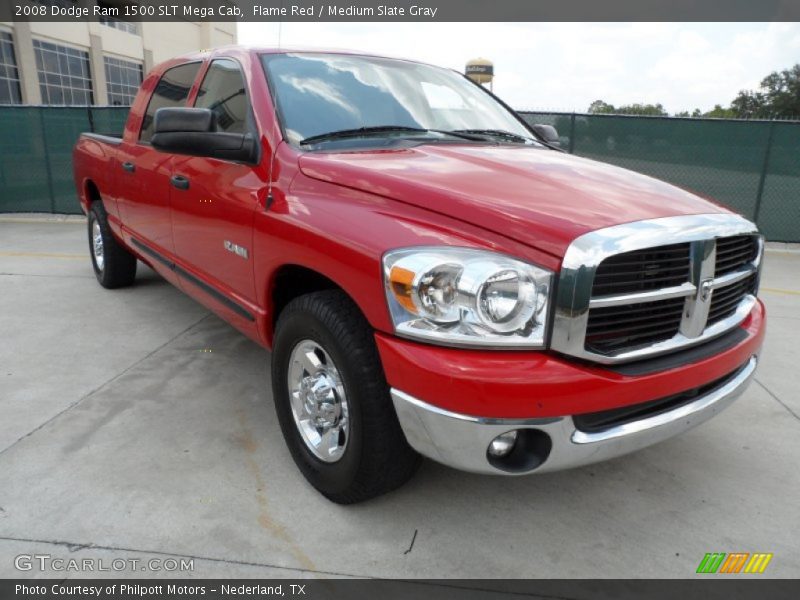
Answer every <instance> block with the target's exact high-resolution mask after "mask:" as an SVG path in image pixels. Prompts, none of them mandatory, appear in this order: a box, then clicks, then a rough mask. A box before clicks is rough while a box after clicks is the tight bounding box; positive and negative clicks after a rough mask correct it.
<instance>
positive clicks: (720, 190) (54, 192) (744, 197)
mask: <svg viewBox="0 0 800 600" xmlns="http://www.w3.org/2000/svg"><path fill="white" fill-rule="evenodd" d="M127 112H128V109H127V108H123V107H30V106H8V107H0V212H56V213H79V212H80V207H79V206H78V201H77V198H76V196H75V189H74V186H73V183H72V155H71V152H72V146H73V144H74V143H75V140H76V139H77V138H78V134H79V133H80V132H82V131H94V132H97V133H120V132H121V131H122V128H123V126H124V123H125V119H126V117H127ZM521 114H522V116H523V117H524V118H525V119H526V120H527V121H528V122H529V123H531V124H535V123H545V124H549V125H554V126H555V127H556V129H558V132H559V134H560V136H561V146H562V147H563V148H565V149H566V150H568V151H570V152H572V153H574V154H577V155H579V156H585V157H588V158H592V159H595V160H600V161H604V162H608V163H611V164H614V165H619V166H621V167H625V168H627V169H633V170H634V171H639V172H641V173H645V174H647V175H651V176H653V177H658V178H659V179H663V180H665V181H669V182H670V183H674V184H675V185H679V186H681V187H683V188H687V189H689V190H693V191H695V192H698V193H700V194H703V195H705V196H710V197H712V198H715V199H716V200H718V201H720V202H722V203H724V204H726V205H728V206H730V207H731V208H733V209H734V210H736V211H738V212H740V213H742V214H743V215H745V216H746V217H748V218H749V219H753V220H755V221H756V222H757V223H758V225H759V227H760V228H761V230H762V231H763V232H764V234H765V235H766V236H767V238H768V239H770V240H774V241H788V242H798V241H800V122H785V121H735V120H722V119H679V118H660V117H627V116H616V115H584V114H573V113H543V112H523V113H521Z"/></svg>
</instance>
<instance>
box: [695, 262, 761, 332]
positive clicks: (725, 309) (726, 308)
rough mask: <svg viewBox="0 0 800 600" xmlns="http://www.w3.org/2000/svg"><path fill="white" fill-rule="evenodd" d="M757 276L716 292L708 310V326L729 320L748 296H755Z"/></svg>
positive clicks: (751, 276)
mask: <svg viewBox="0 0 800 600" xmlns="http://www.w3.org/2000/svg"><path fill="white" fill-rule="evenodd" d="M755 288H756V275H755V273H754V274H753V275H750V276H749V277H747V279H742V280H741V281H737V282H736V283H733V284H731V285H729V286H726V287H723V288H719V289H717V290H714V295H713V296H712V297H711V306H709V309H708V321H707V322H708V324H709V325H712V324H714V323H717V322H719V321H722V320H723V319H727V318H728V317H730V316H731V315H732V314H733V313H735V312H736V307H738V306H739V303H740V302H741V301H742V298H744V297H745V296H746V295H747V294H755V292H756V290H755Z"/></svg>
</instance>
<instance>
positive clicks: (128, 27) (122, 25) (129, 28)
mask: <svg viewBox="0 0 800 600" xmlns="http://www.w3.org/2000/svg"><path fill="white" fill-rule="evenodd" d="M98 20H99V21H100V23H102V24H103V25H105V26H106V27H113V28H114V29H119V30H120V31H125V32H127V33H132V34H133V35H139V26H138V25H137V24H136V23H130V22H128V21H120V20H119V19H115V18H114V17H100V18H99V19H98Z"/></svg>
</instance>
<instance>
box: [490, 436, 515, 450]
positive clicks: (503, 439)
mask: <svg viewBox="0 0 800 600" xmlns="http://www.w3.org/2000/svg"><path fill="white" fill-rule="evenodd" d="M516 443H517V432H516V431H507V432H506V433H501V434H500V435H498V436H497V437H496V438H494V439H493V440H492V443H491V444H489V454H490V455H491V456H506V455H507V454H508V453H509V452H511V451H512V450H513V449H514V444H516Z"/></svg>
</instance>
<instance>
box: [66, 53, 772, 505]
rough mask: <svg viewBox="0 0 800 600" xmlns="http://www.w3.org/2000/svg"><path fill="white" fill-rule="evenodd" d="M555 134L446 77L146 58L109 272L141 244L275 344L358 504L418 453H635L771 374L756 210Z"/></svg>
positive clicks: (86, 202) (495, 458)
mask: <svg viewBox="0 0 800 600" xmlns="http://www.w3.org/2000/svg"><path fill="white" fill-rule="evenodd" d="M554 133H555V132H554V130H552V128H550V129H548V128H546V127H544V128H542V127H534V128H529V127H528V126H527V125H526V124H525V123H524V122H523V121H522V120H521V119H520V118H519V117H518V116H517V115H516V114H515V113H514V112H513V111H511V110H510V109H509V108H508V107H507V106H506V105H505V104H503V103H502V102H501V101H499V100H498V99H497V98H495V97H494V96H493V95H492V94H490V93H489V92H488V91H486V90H484V89H483V88H482V87H480V86H478V85H476V84H474V83H472V82H470V81H469V80H467V79H466V78H464V77H463V76H461V75H459V74H458V73H455V72H452V71H449V70H446V69H441V68H437V67H433V66H429V65H425V64H420V63H418V62H412V61H404V60H394V59H387V58H379V57H374V56H360V55H356V54H347V53H341V52H338V53H325V52H319V51H309V52H295V51H293V52H281V51H275V50H269V49H243V48H225V49H219V50H215V51H212V52H203V53H199V54H195V55H191V56H186V57H182V58H178V59H174V60H170V61H168V62H166V63H164V64H162V65H160V66H158V67H157V68H156V69H154V70H153V72H152V73H150V74H149V75H148V76H147V78H146V79H145V81H144V83H143V84H142V88H141V90H140V91H139V94H138V95H137V97H136V100H135V102H134V103H133V106H132V108H131V112H130V116H129V118H128V121H127V124H126V125H125V131H124V134H123V135H122V136H121V137H110V136H102V135H93V134H85V135H83V136H81V138H80V140H79V142H78V144H77V146H76V148H75V152H74V159H75V160H74V164H75V182H76V185H77V190H78V194H79V196H80V201H81V205H82V207H83V209H84V211H85V212H86V213H87V214H88V223H89V246H90V250H91V258H92V260H93V265H94V270H95V273H96V274H97V279H98V280H99V281H100V283H101V284H102V285H103V286H104V287H106V288H116V287H120V286H125V285H130V284H132V283H133V281H134V277H135V272H136V261H137V259H138V260H141V261H143V262H145V263H147V264H148V265H150V266H151V267H152V268H153V269H155V270H156V271H158V272H159V273H161V274H162V275H163V276H164V277H165V278H166V279H168V280H169V281H170V282H172V283H173V284H175V285H176V286H178V287H180V289H182V290H184V291H185V292H186V293H187V294H189V295H191V296H192V297H194V298H195V299H196V300H197V301H199V302H201V303H203V304H204V305H205V306H207V307H208V308H209V309H211V310H212V311H214V312H215V313H217V314H218V315H220V316H221V317H222V318H224V319H225V320H226V321H228V322H229V323H231V324H232V325H233V326H235V327H236V328H238V329H239V330H241V331H242V332H243V333H244V334H246V335H247V336H249V337H251V338H252V339H253V340H255V341H257V342H258V343H260V344H262V345H263V346H265V347H267V348H271V349H272V392H273V398H274V402H275V407H276V410H277V415H278V418H279V420H280V424H281V428H282V431H283V434H284V437H285V439H286V443H287V444H288V446H289V449H290V450H291V454H292V456H293V458H294V460H295V462H296V463H297V465H298V467H299V468H300V470H301V471H302V472H303V474H304V475H305V477H306V478H307V479H308V480H309V481H310V482H311V484H312V485H313V486H314V487H316V488H317V489H318V490H319V491H320V492H322V493H323V494H324V495H325V496H327V497H328V498H330V499H331V500H333V501H335V502H341V503H347V502H356V501H359V500H364V499H366V498H369V497H372V496H375V495H377V494H381V493H384V492H386V491H388V490H391V489H393V488H396V487H397V486H399V485H400V484H402V483H403V482H404V481H406V480H407V479H408V478H409V477H411V475H412V474H413V473H414V470H415V468H416V467H417V465H418V464H419V460H420V458H419V455H420V454H421V455H424V456H427V457H430V458H432V459H434V460H436V461H439V462H441V463H444V464H446V465H451V466H453V467H456V468H460V469H464V470H468V471H474V472H479V473H496V474H513V475H517V474H526V473H540V472H544V471H550V470H554V469H564V468H568V467H574V466H578V465H583V464H587V463H590V462H593V461H599V460H604V459H607V458H611V457H614V456H618V455H621V454H624V453H627V452H631V451H633V450H636V449H639V448H642V447H644V446H648V445H650V444H653V443H655V442H659V441H661V440H664V439H666V438H669V437H671V436H673V435H675V434H678V433H680V432H682V431H685V430H686V429H688V428H690V427H692V426H694V425H697V424H698V423H700V422H702V421H704V420H706V419H708V418H709V417H711V416H713V415H714V414H716V413H717V412H719V411H720V410H722V409H723V408H725V407H726V406H727V405H729V404H730V403H731V402H732V401H733V400H734V399H735V398H736V397H738V396H739V395H740V394H741V393H742V391H743V390H744V389H745V387H746V386H747V384H748V382H749V381H750V379H751V378H752V376H753V372H754V369H755V367H756V361H757V356H758V353H759V349H760V347H761V344H762V340H763V337H764V328H765V314H764V308H763V306H762V304H761V302H760V301H759V300H758V299H757V298H756V293H757V289H758V282H759V273H760V266H761V260H762V254H763V239H762V237H761V236H760V235H759V234H758V232H757V230H756V227H755V226H754V225H753V223H751V222H749V221H747V220H746V219H744V218H742V217H740V216H738V215H736V214H734V213H732V212H731V211H729V210H728V209H726V208H724V207H722V206H720V205H718V204H716V203H714V202H712V201H709V200H706V199H703V198H700V197H698V196H696V195H694V194H691V193H689V192H687V191H684V190H681V189H678V188H675V187H673V186H671V185H668V184H666V183H663V182H661V181H657V180H655V179H652V178H650V177H645V176H643V175H639V174H636V173H632V172H629V171H626V170H623V169H619V168H616V167H612V166H609V165H606V164H601V163H597V162H593V161H590V160H586V159H582V158H578V157H575V156H570V155H568V154H565V153H563V152H561V151H559V150H558V148H556V147H555V145H556V144H555V143H554V141H555V139H557V138H554V136H553V134H554ZM220 376H221V377H224V373H221V374H220Z"/></svg>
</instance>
